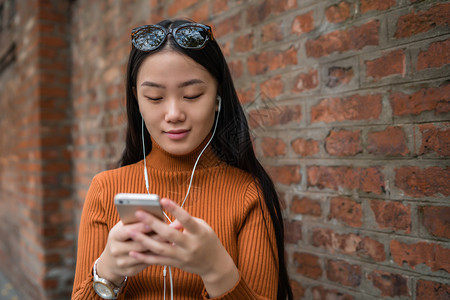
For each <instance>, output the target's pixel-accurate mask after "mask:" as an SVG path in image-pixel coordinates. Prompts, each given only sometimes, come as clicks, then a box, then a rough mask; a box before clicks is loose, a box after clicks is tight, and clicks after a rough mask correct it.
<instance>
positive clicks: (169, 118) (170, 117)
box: [165, 99, 186, 123]
mask: <svg viewBox="0 0 450 300" xmlns="http://www.w3.org/2000/svg"><path fill="white" fill-rule="evenodd" d="M166 104H167V107H166V115H165V121H166V122H168V123H177V122H183V121H184V120H185V119H186V114H185V113H184V111H183V108H182V105H181V103H179V101H177V100H176V99H173V100H170V101H167V102H166Z"/></svg>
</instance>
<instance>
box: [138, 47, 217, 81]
mask: <svg viewBox="0 0 450 300" xmlns="http://www.w3.org/2000/svg"><path fill="white" fill-rule="evenodd" d="M194 78H197V79H201V80H203V81H205V82H206V83H210V82H215V79H214V78H213V77H212V75H211V74H210V73H209V72H208V71H207V70H206V69H205V68H204V67H203V66H202V65H200V64H199V63H197V62H196V61H194V60H193V59H192V58H190V57H189V56H187V55H184V54H181V53H178V52H176V51H160V52H157V53H155V54H152V55H149V56H147V57H146V58H145V59H144V61H143V62H142V64H141V66H140V68H139V72H138V76H137V82H138V83H139V82H142V81H145V80H152V81H164V82H174V81H176V82H179V81H183V80H192V79H194Z"/></svg>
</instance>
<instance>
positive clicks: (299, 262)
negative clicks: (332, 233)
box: [293, 252, 322, 279]
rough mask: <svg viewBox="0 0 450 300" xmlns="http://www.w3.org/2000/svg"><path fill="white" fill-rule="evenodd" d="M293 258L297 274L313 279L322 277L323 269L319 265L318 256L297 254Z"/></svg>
mask: <svg viewBox="0 0 450 300" xmlns="http://www.w3.org/2000/svg"><path fill="white" fill-rule="evenodd" d="M293 258H294V263H295V266H296V272H297V273H299V274H301V275H303V276H306V277H309V278H312V279H318V278H319V277H320V276H322V268H321V267H320V265H319V257H318V256H316V255H313V254H309V253H298V252H295V253H294V255H293Z"/></svg>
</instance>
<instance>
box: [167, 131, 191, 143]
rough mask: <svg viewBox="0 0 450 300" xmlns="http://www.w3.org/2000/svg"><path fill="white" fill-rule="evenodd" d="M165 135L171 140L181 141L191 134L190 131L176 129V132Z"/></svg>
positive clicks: (168, 132)
mask: <svg viewBox="0 0 450 300" xmlns="http://www.w3.org/2000/svg"><path fill="white" fill-rule="evenodd" d="M164 133H165V134H166V135H167V137H168V138H169V139H172V140H180V139H182V138H184V137H185V136H186V135H187V134H188V133H189V130H187V129H174V130H169V131H165V132H164Z"/></svg>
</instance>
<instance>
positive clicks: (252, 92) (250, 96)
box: [237, 83, 256, 104]
mask: <svg viewBox="0 0 450 300" xmlns="http://www.w3.org/2000/svg"><path fill="white" fill-rule="evenodd" d="M237 94H238V97H239V102H241V103H242V104H245V103H250V102H253V101H254V100H255V99H256V84H255V83H252V84H251V86H250V88H248V89H243V90H237Z"/></svg>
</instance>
